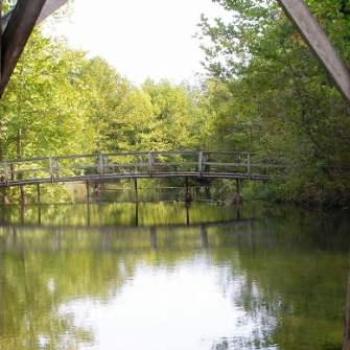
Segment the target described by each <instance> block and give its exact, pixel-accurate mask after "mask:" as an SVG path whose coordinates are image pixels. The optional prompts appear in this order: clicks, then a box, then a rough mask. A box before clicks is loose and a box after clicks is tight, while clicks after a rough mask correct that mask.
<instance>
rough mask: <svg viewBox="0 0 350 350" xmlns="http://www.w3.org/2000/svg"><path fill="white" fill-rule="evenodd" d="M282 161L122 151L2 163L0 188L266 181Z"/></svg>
mask: <svg viewBox="0 0 350 350" xmlns="http://www.w3.org/2000/svg"><path fill="white" fill-rule="evenodd" d="M283 169H285V166H283V165H281V164H276V162H272V161H267V160H261V159H258V158H257V157H256V156H254V155H252V154H250V153H230V152H203V151H186V152H126V153H99V154H93V155H91V154H90V155H70V156H62V157H44V158H32V159H25V160H14V161H3V162H0V188H8V187H23V186H27V185H41V184H50V183H52V184H53V183H74V182H83V183H88V184H96V183H104V182H113V181H117V180H120V179H145V178H194V179H198V180H201V179H202V180H204V179H207V181H208V182H209V181H210V180H213V179H236V180H253V181H268V180H270V179H271V178H272V177H274V176H276V175H278V174H280V173H281V170H282V171H283Z"/></svg>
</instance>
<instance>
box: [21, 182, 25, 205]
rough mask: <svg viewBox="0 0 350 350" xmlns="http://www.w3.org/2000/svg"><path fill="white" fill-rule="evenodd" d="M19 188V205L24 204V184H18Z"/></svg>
mask: <svg viewBox="0 0 350 350" xmlns="http://www.w3.org/2000/svg"><path fill="white" fill-rule="evenodd" d="M19 190H20V201H21V205H25V204H26V203H25V192H24V186H23V185H21V186H19Z"/></svg>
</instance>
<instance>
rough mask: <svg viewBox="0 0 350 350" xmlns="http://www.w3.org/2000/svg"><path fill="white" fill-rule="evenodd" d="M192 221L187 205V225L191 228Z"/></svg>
mask: <svg viewBox="0 0 350 350" xmlns="http://www.w3.org/2000/svg"><path fill="white" fill-rule="evenodd" d="M190 224H191V221H190V206H189V205H186V225H187V226H190Z"/></svg>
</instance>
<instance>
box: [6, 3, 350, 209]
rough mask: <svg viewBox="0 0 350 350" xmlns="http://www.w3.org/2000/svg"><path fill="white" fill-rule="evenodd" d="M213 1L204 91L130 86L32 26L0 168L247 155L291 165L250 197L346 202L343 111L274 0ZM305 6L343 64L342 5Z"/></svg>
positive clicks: (347, 51)
mask: <svg viewBox="0 0 350 350" xmlns="http://www.w3.org/2000/svg"><path fill="white" fill-rule="evenodd" d="M213 1H214V2H217V3H219V4H220V5H221V6H223V7H224V8H225V9H226V10H227V12H228V13H229V16H228V17H225V19H220V18H218V19H216V20H215V21H209V20H208V19H207V18H206V17H205V16H204V15H203V16H202V20H201V22H200V23H199V26H198V43H199V44H200V43H202V46H203V50H204V52H205V61H204V62H203V64H204V66H205V67H206V71H207V73H208V74H207V77H206V78H205V79H203V81H202V84H201V86H198V85H196V86H192V85H191V84H190V83H183V84H180V85H175V84H173V83H171V82H169V81H165V80H164V81H159V82H155V81H152V80H147V81H145V82H144V83H143V84H142V85H141V86H135V85H133V84H132V83H131V82H130V81H128V80H127V78H125V77H123V76H122V75H121V74H120V73H118V72H117V70H116V69H115V68H113V67H112V66H110V65H109V64H108V63H107V62H106V61H104V60H103V59H102V58H99V57H96V58H88V57H87V55H86V53H84V52H80V51H76V50H73V49H71V48H69V47H68V46H67V45H66V44H65V43H64V42H62V41H58V40H54V39H52V38H48V37H46V36H45V35H43V33H42V32H41V30H40V28H39V29H37V30H36V31H35V33H34V34H33V35H32V37H31V39H30V41H29V43H28V45H27V48H26V50H25V53H24V55H23V57H22V59H21V61H20V63H19V64H18V66H17V68H16V72H15V74H14V76H13V78H12V81H11V83H10V85H9V87H8V89H7V91H6V93H5V95H4V97H3V100H2V101H1V103H0V161H1V160H6V159H23V158H30V157H36V156H48V155H66V154H79V153H84V154H86V153H97V152H101V151H103V152H115V151H129V150H132V151H145V150H187V149H192V150H199V149H200V150H203V151H232V152H239V151H249V152H252V153H254V154H256V155H257V156H258V157H260V158H261V159H278V161H283V162H284V163H285V164H286V165H288V172H287V173H286V176H285V177H284V178H283V179H280V180H276V181H274V182H271V183H269V184H268V185H266V184H265V185H259V184H254V185H250V186H247V187H246V191H247V192H248V193H254V197H255V198H262V199H269V200H278V201H293V202H297V203H307V204H309V205H311V204H312V205H320V204H321V205H324V206H343V207H344V206H346V205H348V204H349V202H350V177H349V171H350V166H349V160H350V159H349V158H350V106H349V104H348V103H347V102H346V101H345V100H344V99H343V97H342V96H341V95H340V93H339V92H338V90H337V89H336V88H335V87H334V84H333V82H332V81H331V79H330V77H329V76H328V75H327V73H326V72H325V70H324V69H323V68H322V66H321V65H320V64H319V62H318V61H317V60H316V58H315V57H314V56H313V54H312V52H311V51H310V49H309V48H308V47H307V45H306V44H305V43H304V41H303V39H302V38H301V36H300V35H299V33H298V32H297V30H296V28H295V27H294V26H293V24H291V23H290V21H289V20H288V19H287V18H286V16H285V15H284V13H283V12H282V10H281V9H280V8H279V7H278V4H277V2H276V1H258V0H237V1H235V0H213ZM307 2H308V4H309V6H310V7H311V9H312V11H313V13H314V14H315V15H316V16H317V18H318V20H319V21H320V22H321V24H322V26H323V27H324V28H325V29H326V31H327V33H328V34H329V36H330V38H331V40H332V42H333V43H334V45H335V46H336V47H337V49H338V50H339V52H340V54H341V55H342V57H343V58H344V59H345V61H346V62H350V4H349V2H348V1H344V0H324V1H316V0H308V1H307ZM204 43H205V44H204ZM225 186H228V187H229V186H230V184H225V185H224V186H223V187H222V186H221V187H222V191H223V192H225Z"/></svg>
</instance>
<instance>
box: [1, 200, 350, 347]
mask: <svg viewBox="0 0 350 350" xmlns="http://www.w3.org/2000/svg"><path fill="white" fill-rule="evenodd" d="M36 209H37V208H29V209H27V211H26V212H24V213H22V214H19V213H18V211H17V212H16V210H15V208H12V209H11V210H10V213H6V214H3V221H4V223H3V225H2V228H1V229H0V349H1V350H2V349H4V350H5V349H6V350H22V349H23V350H32V349H33V350H34V349H35V350H36V349H63V350H65V349H69V350H70V349H88V348H89V346H90V347H91V348H92V349H102V348H99V347H98V344H99V343H100V342H101V339H100V333H98V332H97V331H96V329H97V328H98V327H97V325H96V322H97V321H98V320H94V314H93V312H98V310H104V313H106V314H108V310H112V309H113V308H112V306H113V305H114V306H116V310H119V311H118V312H117V311H116V312H115V313H112V316H113V317H114V318H113V317H112V318H111V319H110V321H111V323H112V324H115V325H118V322H120V324H119V327H120V328H119V330H120V329H123V328H122V327H125V326H126V324H125V323H124V325H123V322H122V321H123V320H125V319H123V320H120V319H118V318H115V317H118V314H119V312H120V313H121V314H122V311H123V304H120V303H119V302H120V301H121V300H124V302H125V303H124V306H125V308H126V305H132V303H131V300H133V303H134V305H135V304H136V302H139V303H140V304H139V305H143V304H144V305H147V303H149V304H148V305H149V309H147V310H148V311H149V314H148V315H149V316H148V321H147V319H145V320H144V323H142V322H140V323H137V322H136V324H138V326H139V329H138V332H139V333H142V328H145V329H149V333H148V334H152V330H150V329H151V328H150V327H151V325H152V322H153V321H154V322H156V321H157V318H156V316H157V315H158V316H159V315H161V314H162V310H163V311H164V309H165V310H168V311H169V310H170V311H169V314H166V315H165V319H164V320H163V322H160V323H157V324H158V325H159V327H160V328H159V329H158V330H157V332H158V333H159V336H158V340H155V339H153V338H152V339H148V341H149V342H148V343H144V340H142V339H140V342H143V346H142V348H143V349H152V350H155V349H157V346H159V347H160V348H161V347H162V346H163V348H164V344H165V343H166V342H167V341H170V340H169V339H165V338H164V336H165V334H167V333H166V331H165V330H164V329H163V328H162V327H163V326H162V325H166V326H167V327H168V326H170V328H171V327H173V329H174V332H175V329H176V327H178V328H179V330H181V329H182V334H179V336H178V337H176V338H177V342H176V341H175V340H174V339H173V340H172V341H171V342H172V343H174V344H175V343H176V344H177V345H179V344H180V345H179V346H180V347H181V349H186V346H185V344H186V342H188V343H189V344H190V343H191V341H192V342H194V338H195V337H198V339H197V340H198V343H195V342H194V343H191V344H192V345H193V344H194V345H193V346H192V348H191V350H192V349H194V350H195V349H197V348H198V349H208V350H219V349H220V350H221V349H265V350H273V349H283V350H294V349H301V350H304V349H305V350H306V349H307V350H309V349H311V350H313V349H315V350H319V349H325V350H326V349H328V350H330V349H339V348H340V347H341V341H342V322H343V308H344V305H345V295H346V291H345V289H346V280H347V268H348V258H347V256H348V255H347V247H348V246H349V245H348V244H349V238H348V235H347V232H348V228H349V221H348V220H349V219H348V218H347V217H333V216H325V217H321V218H319V215H317V216H313V215H312V214H310V215H307V216H305V215H300V213H298V212H293V211H291V210H286V211H284V210H278V211H277V213H276V212H275V211H269V210H261V211H259V210H258V211H257V210H255V212H257V215H256V216H257V218H256V220H251V213H250V212H249V210H247V211H243V212H242V213H241V217H240V220H238V221H236V213H235V212H234V211H232V209H230V208H226V209H223V208H216V207H208V206H204V205H203V206H195V205H194V206H193V207H191V208H190V211H191V215H190V218H191V223H192V224H191V225H189V226H188V227H187V217H188V215H187V212H186V210H185V208H184V206H178V205H174V206H172V205H168V206H167V205H159V206H158V207H157V206H151V208H148V207H147V206H144V205H140V207H139V208H138V210H139V212H138V214H137V221H138V225H139V226H138V227H135V210H134V206H130V207H127V208H126V209H125V208H124V209H123V207H121V206H118V205H112V206H101V207H97V206H92V207H91V208H90V216H91V217H90V227H89V228H87V227H85V226H84V220H85V218H84V214H83V212H84V211H85V208H84V207H82V206H78V207H69V208H66V207H61V208H59V209H58V208H51V207H45V208H41V211H40V215H39V216H38V212H37V210H36ZM38 217H40V221H41V223H42V224H41V225H39V224H38V222H37V221H36V220H37V219H38ZM203 218H205V219H206V221H208V222H209V223H204V222H203V221H205V220H203ZM51 220H52V221H51ZM9 221H12V222H13V223H12V224H11V223H9ZM21 221H23V222H24V224H23V225H22V224H16V222H17V223H20V222H21ZM220 221H221V222H222V223H220ZM162 222H164V223H165V224H170V223H172V225H170V226H167V225H162ZM210 222H211V223H210ZM116 225H117V226H118V227H116ZM98 226H102V228H98ZM74 227H75V228H74ZM142 281H143V282H144V283H143V284H142V283H141V282H142ZM169 286H173V287H172V288H170V287H169ZM136 287H137V288H136ZM147 291H148V298H147V299H144V298H145V295H146V292H147ZM131 296H134V297H137V298H136V299H131ZM125 298H129V299H125ZM181 298H182V299H181ZM206 298H207V299H206ZM127 301H128V303H129V304H128V303H127ZM181 302H182V307H181ZM200 302H202V303H203V304H200ZM115 303H117V304H115ZM118 303H119V304H118ZM77 305H78V306H77ZM79 305H80V307H81V308H80V309H79ZM169 305H170V309H167V307H169ZM171 305H172V306H171ZM185 305H186V307H185ZM171 307H172V308H171ZM77 310H80V311H79V312H77ZM81 310H83V312H82V311H81ZM132 310H134V312H135V314H134V317H135V319H137V318H138V317H139V318H140V316H141V315H143V316H145V315H144V314H142V308H141V306H139V307H138V308H137V309H132V306H129V307H128V308H126V309H125V310H124V311H125V315H127V313H128V312H130V313H131V311H132ZM150 310H152V311H150ZM180 311H181V312H180ZM203 312H204V313H203ZM82 315H83V316H82ZM152 315H153V316H154V318H152ZM101 317H103V313H102V314H101ZM125 317H126V316H125ZM145 317H146V316H145ZM159 317H160V316H159ZM82 318H83V320H81V319H82ZM84 318H86V319H89V320H92V322H90V323H87V322H84ZM140 319H141V320H142V318H140ZM186 320H187V321H186ZM191 320H192V322H193V324H191V323H186V322H189V321H191ZM195 320H196V321H195ZM185 321H186V322H185ZM94 322H95V323H94ZM113 322H115V323H113ZM221 322H222V323H221ZM126 323H127V322H126ZM132 324H135V321H133V322H132V323H130V327H131V328H130V329H129V331H131V332H132V331H134V330H133V329H132V326H131V325H132ZM185 324H186V325H187V328H186V329H187V331H185V329H184V328H181V327H184V326H185ZM215 324H216V326H215ZM201 326H202V328H201ZM96 327H97V328H96ZM107 328H108V327H107ZM195 329H202V330H203V333H206V334H207V337H204V338H201V336H200V333H196V331H195ZM204 330H206V332H204ZM113 331H114V333H113V332H112V333H111V334H110V335H109V336H112V337H113V336H116V335H117V334H118V328H114V329H113ZM135 332H136V334H137V330H135ZM162 332H163V333H164V334H162ZM167 335H168V334H167ZM169 338H170V336H169ZM136 339H137V337H136ZM171 342H170V343H171ZM196 344H197V345H196ZM94 346H95V347H94ZM113 346H115V345H113ZM169 346H171V344H170V345H169ZM195 346H197V348H196V347H195ZM121 348H123V347H121ZM113 349H114V347H113ZM169 349H171V347H169ZM103 350H105V349H104V348H103Z"/></svg>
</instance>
